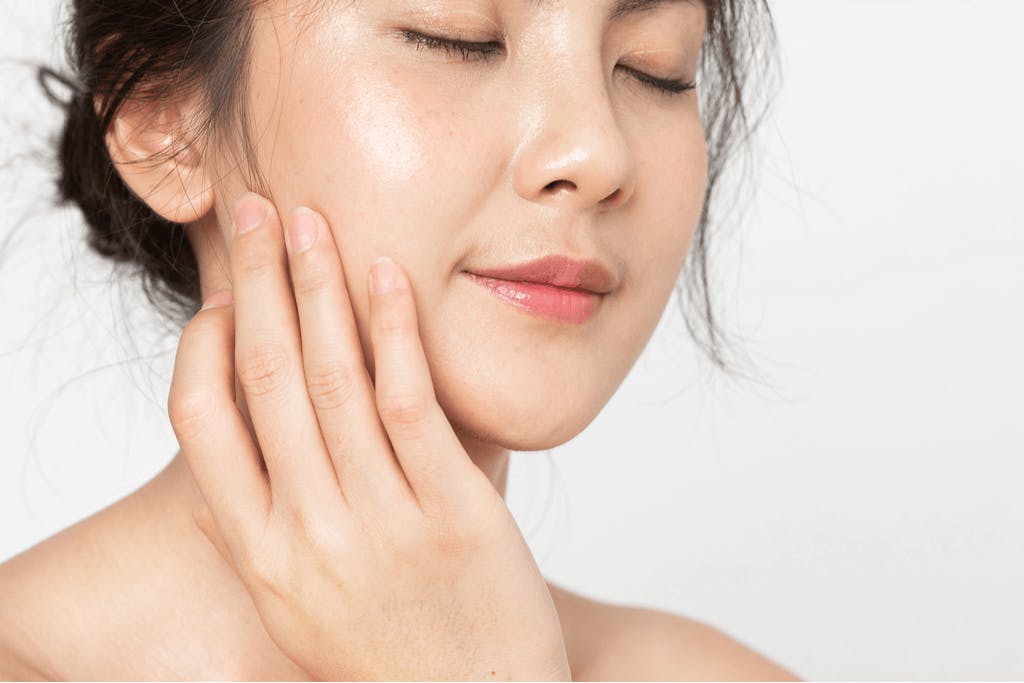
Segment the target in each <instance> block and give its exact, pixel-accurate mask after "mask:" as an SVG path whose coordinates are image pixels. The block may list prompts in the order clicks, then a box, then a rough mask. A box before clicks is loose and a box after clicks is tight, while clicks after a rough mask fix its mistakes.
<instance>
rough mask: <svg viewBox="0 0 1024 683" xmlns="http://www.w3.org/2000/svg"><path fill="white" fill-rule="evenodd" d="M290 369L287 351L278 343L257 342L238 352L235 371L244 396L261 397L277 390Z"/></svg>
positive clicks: (284, 380) (282, 384) (283, 382)
mask: <svg viewBox="0 0 1024 683" xmlns="http://www.w3.org/2000/svg"><path fill="white" fill-rule="evenodd" d="M290 369H291V361H290V360H289V354H288V352H287V351H286V350H285V349H284V348H283V347H281V346H280V345H278V344H270V343H264V344H258V345H256V346H253V347H252V348H249V349H245V350H244V351H240V352H239V357H238V361H237V368H236V372H237V375H238V382H239V384H241V386H242V389H243V390H244V391H245V394H246V396H250V397H261V396H267V395H270V394H274V393H276V392H278V391H279V390H280V389H281V388H282V387H283V386H284V384H285V382H286V381H287V377H288V373H289V371H290Z"/></svg>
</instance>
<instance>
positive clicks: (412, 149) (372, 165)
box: [337, 77, 429, 185]
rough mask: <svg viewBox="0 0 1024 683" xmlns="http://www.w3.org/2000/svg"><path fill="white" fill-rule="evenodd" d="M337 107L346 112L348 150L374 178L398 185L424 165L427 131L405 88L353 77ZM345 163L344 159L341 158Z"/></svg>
mask: <svg viewBox="0 0 1024 683" xmlns="http://www.w3.org/2000/svg"><path fill="white" fill-rule="evenodd" d="M349 84H350V85H351V91H350V92H346V93H340V94H339V95H338V96H339V97H342V98H344V99H345V100H346V102H344V103H339V104H338V107H337V110H339V111H344V112H345V116H346V121H345V131H344V132H345V134H346V138H347V143H348V145H349V146H350V149H351V153H352V154H353V155H355V156H357V157H359V158H360V160H361V163H362V164H364V165H365V167H366V169H367V170H368V171H371V172H372V173H373V174H374V178H375V179H376V181H378V182H381V183H384V184H387V185H401V184H405V183H408V182H409V180H411V179H412V178H414V177H415V176H416V175H418V174H420V173H421V172H422V171H423V170H424V168H425V167H426V165H427V158H428V156H429V153H428V151H427V149H426V131H424V130H421V129H422V126H423V124H422V122H421V118H422V117H421V115H420V114H419V112H417V111H416V109H415V107H414V106H413V105H412V104H411V103H410V102H409V97H408V95H407V89H401V88H399V87H397V86H391V85H388V84H387V83H386V82H384V83H381V82H380V81H377V82H373V83H371V82H369V81H368V80H361V79H360V78H358V77H355V78H353V79H351V80H350V81H349ZM342 163H344V162H342Z"/></svg>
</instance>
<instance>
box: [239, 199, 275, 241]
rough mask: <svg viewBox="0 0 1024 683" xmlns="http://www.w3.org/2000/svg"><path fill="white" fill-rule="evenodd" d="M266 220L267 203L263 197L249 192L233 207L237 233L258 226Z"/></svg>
mask: <svg viewBox="0 0 1024 683" xmlns="http://www.w3.org/2000/svg"><path fill="white" fill-rule="evenodd" d="M265 220H267V205H266V203H265V202H264V201H263V199H262V198H261V197H260V196H259V195H258V194H255V193H253V192H249V193H248V194H246V195H245V196H244V197H242V199H240V200H239V202H238V205H237V206H236V207H235V230H236V231H237V232H238V234H239V235H241V234H243V233H246V232H249V231H250V230H252V229H254V228H258V227H259V226H260V225H262V224H263V221H265Z"/></svg>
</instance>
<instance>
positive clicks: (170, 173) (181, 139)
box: [106, 101, 214, 223]
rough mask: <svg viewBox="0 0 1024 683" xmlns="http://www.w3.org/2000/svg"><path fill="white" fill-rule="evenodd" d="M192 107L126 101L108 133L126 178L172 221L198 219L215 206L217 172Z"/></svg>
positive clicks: (113, 155) (110, 148) (112, 153)
mask: <svg viewBox="0 0 1024 683" xmlns="http://www.w3.org/2000/svg"><path fill="white" fill-rule="evenodd" d="M190 120H191V117H189V116H188V108H186V107H182V106H176V105H174V104H170V103H167V102H166V101H165V102H160V101H155V102H135V101H126V102H125V103H124V104H123V105H122V106H121V108H120V109H119V110H118V113H117V115H116V116H115V117H114V120H113V122H112V123H111V125H110V129H109V130H108V131H107V135H106V145H107V150H108V151H109V153H110V158H111V160H112V161H113V162H114V168H116V169H117V172H118V174H120V176H121V178H122V179H123V180H124V182H125V184H126V185H127V186H128V187H129V188H130V189H131V190H132V192H134V193H135V194H136V195H137V196H138V197H139V198H141V199H142V200H143V201H144V202H146V204H148V205H149V207H150V208H151V209H153V211H155V212H156V213H157V214H159V215H160V216H161V217H162V218H164V219H165V220H168V221H170V222H172V223H192V222H195V221H197V220H199V219H200V218H202V217H203V216H205V215H206V214H207V213H209V212H210V211H211V210H212V209H213V205H214V189H213V183H212V182H211V180H212V174H210V173H209V171H208V164H207V163H205V161H204V159H203V155H202V154H200V153H199V152H198V149H197V147H196V140H195V139H194V138H193V137H192V136H191V135H190V133H189V126H188V122H189V121H190Z"/></svg>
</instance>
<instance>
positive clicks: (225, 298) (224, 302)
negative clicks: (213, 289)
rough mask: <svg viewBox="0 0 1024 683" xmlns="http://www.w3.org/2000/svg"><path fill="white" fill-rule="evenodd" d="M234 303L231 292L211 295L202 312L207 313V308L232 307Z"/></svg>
mask: <svg viewBox="0 0 1024 683" xmlns="http://www.w3.org/2000/svg"><path fill="white" fill-rule="evenodd" d="M231 301H232V297H231V291H230V290H227V289H225V290H223V291H220V292H217V293H215V294H211V295H210V296H209V297H207V299H206V301H204V302H203V307H202V308H200V309H199V310H200V311H205V310H206V309H207V308H217V307H218V306H230V305H231Z"/></svg>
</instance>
